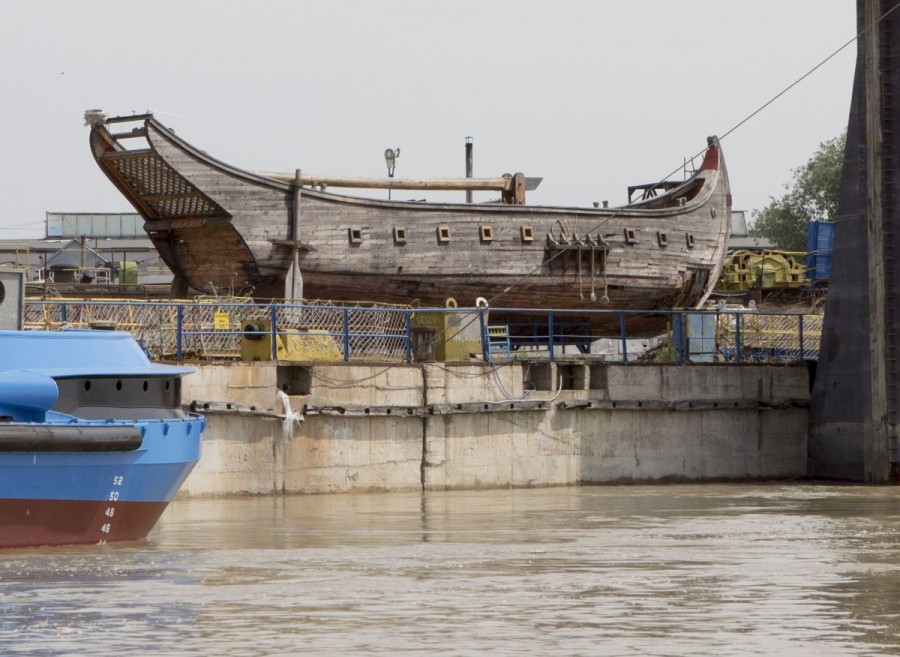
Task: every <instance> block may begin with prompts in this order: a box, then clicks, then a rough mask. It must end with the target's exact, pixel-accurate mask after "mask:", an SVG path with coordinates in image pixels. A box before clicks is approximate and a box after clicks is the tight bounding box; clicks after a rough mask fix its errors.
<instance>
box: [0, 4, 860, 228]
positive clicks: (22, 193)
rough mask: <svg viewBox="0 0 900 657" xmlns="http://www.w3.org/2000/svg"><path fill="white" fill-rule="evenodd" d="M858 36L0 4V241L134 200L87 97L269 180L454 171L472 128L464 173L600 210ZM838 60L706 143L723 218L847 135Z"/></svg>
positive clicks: (746, 19)
mask: <svg viewBox="0 0 900 657" xmlns="http://www.w3.org/2000/svg"><path fill="white" fill-rule="evenodd" d="M855 32H856V22H855V2H854V0H679V1H677V2H673V1H672V0H641V1H637V0H632V1H629V2H626V1H623V0H617V1H615V2H613V1H612V0H594V1H592V2H589V1H586V0H582V1H574V0H573V1H568V0H554V1H553V2H550V1H549V0H544V1H536V0H519V1H518V2H490V1H489V0H454V1H453V2H440V3H438V2H428V1H425V0H381V1H368V2H366V1H362V0H360V1H358V2H352V1H349V0H338V1H335V0H328V1H324V0H317V1H315V2H308V1H306V0H291V1H278V2H265V1H261V0H258V1H256V2H235V1H222V0H214V1H213V0H203V1H190V0H154V1H153V2H141V3H136V2H128V1H124V0H119V1H116V2H112V1H104V0H79V1H78V2H73V1H66V2H61V1H60V2H52V1H49V0H28V1H25V0H0V53H2V56H0V81H2V90H3V99H4V101H3V102H2V104H0V118H2V123H0V147H2V148H0V238H5V239H10V238H23V237H40V236H43V233H44V217H45V212H47V211H53V212H119V211H132V208H131V207H130V205H128V203H127V202H126V201H125V199H124V198H123V197H122V196H121V195H120V194H119V193H118V192H117V191H116V190H115V188H114V187H113V186H112V184H111V183H110V182H109V181H108V180H107V179H106V177H105V176H104V175H103V174H102V173H101V172H100V170H99V168H98V167H97V166H96V164H95V163H94V161H93V159H92V157H91V155H90V152H89V149H88V129H87V128H84V127H83V125H82V123H83V121H82V116H83V113H84V110H85V109H88V108H102V109H104V110H105V111H107V112H109V113H110V114H130V113H132V112H144V111H145V110H148V109H151V110H154V111H156V112H159V113H160V114H159V118H160V119H161V120H162V122H163V123H165V124H167V125H169V126H170V127H172V128H174V129H175V130H176V131H177V132H178V133H179V134H180V135H181V136H182V137H184V138H185V139H187V140H188V141H189V142H191V143H192V144H194V145H195V146H197V147H198V148H200V149H202V150H204V151H206V152H208V153H210V154H211V155H213V156H215V157H218V158H219V159H222V160H224V161H226V162H228V163H229V164H233V165H235V166H238V167H241V168H247V169H255V170H266V171H285V172H292V171H293V170H294V169H296V168H302V169H303V170H304V171H305V172H309V173H322V174H333V175H358V176H382V175H384V174H385V164H384V158H383V153H384V149H385V148H387V147H400V148H401V157H400V159H399V160H398V161H397V169H396V175H397V176H398V177H453V176H462V175H464V146H463V144H464V138H465V137H466V136H468V135H471V136H472V137H473V138H474V140H475V175H476V176H484V177H492V176H496V175H500V174H502V173H505V172H514V171H523V172H524V173H525V174H526V175H529V176H543V177H544V182H543V184H542V185H541V187H540V189H539V190H538V191H536V192H532V193H530V194H529V197H528V202H529V204H541V205H590V203H591V202H592V201H601V200H609V201H610V204H612V205H618V204H621V203H624V202H625V200H626V187H627V185H629V184H634V183H641V182H651V181H655V180H658V179H659V178H661V177H662V176H664V175H666V174H668V173H669V172H670V171H672V170H673V169H675V168H677V167H679V165H681V163H682V162H683V158H684V157H685V156H689V155H692V154H694V153H696V152H697V151H699V150H701V149H702V148H703V146H704V144H705V139H706V136H707V135H711V134H723V133H724V132H725V131H726V130H728V129H729V128H731V127H732V126H733V125H735V124H736V123H738V122H739V121H740V120H741V119H743V118H744V117H745V116H747V115H748V114H750V113H751V112H752V111H753V110H754V109H756V108H757V107H759V106H760V105H762V104H763V103H764V102H766V101H767V100H769V99H770V98H771V97H772V96H774V95H775V94H776V93H778V92H779V91H780V90H781V89H783V88H784V87H785V86H787V85H788V84H789V83H790V82H792V81H793V80H795V79H796V78H798V77H799V76H800V75H802V74H803V73H804V72H806V71H807V70H808V69H810V68H811V67H812V66H814V65H815V64H816V63H818V62H819V61H820V60H821V59H823V58H824V57H825V56H827V55H828V54H830V53H831V52H832V51H834V50H835V49H836V48H837V47H838V46H840V45H841V44H843V43H844V42H845V41H847V40H848V39H849V38H851V37H852V36H853V35H854V34H855ZM855 57H856V52H855V47H853V46H851V47H850V48H848V49H847V50H845V51H844V52H843V53H841V54H840V55H838V56H837V57H836V58H834V59H833V60H831V62H829V63H828V64H826V66H825V67H823V68H822V69H820V70H819V71H818V72H817V73H815V74H814V75H813V76H811V77H810V78H808V79H807V80H806V81H805V82H803V83H802V84H801V85H799V86H798V87H797V88H795V89H794V90H793V91H791V92H790V93H789V94H787V95H786V96H784V97H782V98H781V99H780V100H779V101H777V102H776V103H775V104H773V105H772V106H771V107H769V108H768V109H767V110H766V111H764V112H763V113H761V114H760V115H759V116H757V117H756V118H755V119H753V120H752V121H750V122H749V123H747V124H746V125H745V126H743V127H742V128H741V129H739V130H738V131H736V132H735V133H733V134H732V135H731V136H730V137H728V138H727V139H726V140H725V141H724V142H723V144H722V146H723V150H724V154H725V159H726V162H727V164H728V169H729V172H730V175H731V182H732V191H733V195H734V207H735V208H736V209H747V210H750V209H753V208H761V207H762V206H764V205H765V204H766V203H767V201H768V197H769V196H772V195H778V194H780V193H781V192H782V191H783V188H782V186H783V184H784V183H786V182H787V181H788V180H790V177H791V170H792V169H793V168H796V167H797V166H799V165H801V164H803V163H804V162H806V160H807V159H809V157H810V156H811V155H812V153H813V152H814V151H815V149H816V148H817V146H818V144H819V143H820V142H822V141H824V140H827V139H830V138H832V137H834V136H836V135H838V134H839V133H840V132H841V131H842V130H843V129H844V127H845V124H846V121H847V113H848V110H849V105H850V88H851V83H852V78H853V67H854V63H855ZM162 113H165V114H162ZM458 195H459V196H460V200H462V192H460V193H458ZM421 196H422V192H397V193H396V196H395V198H419V197H421Z"/></svg>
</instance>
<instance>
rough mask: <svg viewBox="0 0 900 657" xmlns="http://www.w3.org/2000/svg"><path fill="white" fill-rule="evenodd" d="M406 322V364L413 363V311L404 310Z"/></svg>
mask: <svg viewBox="0 0 900 657" xmlns="http://www.w3.org/2000/svg"><path fill="white" fill-rule="evenodd" d="M403 315H404V320H405V322H404V323H405V324H406V362H407V363H411V362H412V311H411V310H404V311H403Z"/></svg>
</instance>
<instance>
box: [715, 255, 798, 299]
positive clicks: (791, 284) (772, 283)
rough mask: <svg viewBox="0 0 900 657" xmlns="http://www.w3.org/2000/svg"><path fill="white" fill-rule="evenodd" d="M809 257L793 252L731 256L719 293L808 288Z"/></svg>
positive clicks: (726, 261)
mask: <svg viewBox="0 0 900 657" xmlns="http://www.w3.org/2000/svg"><path fill="white" fill-rule="evenodd" d="M805 257H806V254H805V253H801V252H793V251H760V252H757V251H748V250H746V249H739V250H737V251H734V252H733V253H731V254H729V255H728V257H727V258H726V259H725V264H724V265H723V266H722V274H721V276H720V277H719V282H718V283H717V284H716V289H718V290H739V291H746V290H753V289H762V290H771V289H778V288H782V289H783V288H797V287H801V286H803V285H804V284H806V282H807V281H806V266H805V264H804V262H803V259H804V258H805Z"/></svg>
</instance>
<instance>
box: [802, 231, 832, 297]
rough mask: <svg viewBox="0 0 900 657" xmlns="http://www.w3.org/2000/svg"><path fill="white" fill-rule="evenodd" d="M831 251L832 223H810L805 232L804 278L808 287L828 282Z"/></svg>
mask: <svg viewBox="0 0 900 657" xmlns="http://www.w3.org/2000/svg"><path fill="white" fill-rule="evenodd" d="M833 249H834V223H833V222H831V221H810V222H809V225H808V228H807V232H806V277H807V279H809V282H810V285H821V284H823V283H827V282H828V276H829V275H830V274H831V252H832V250H833Z"/></svg>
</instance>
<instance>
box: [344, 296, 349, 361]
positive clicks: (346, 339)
mask: <svg viewBox="0 0 900 657" xmlns="http://www.w3.org/2000/svg"><path fill="white" fill-rule="evenodd" d="M343 319H344V362H345V363H349V362H350V310H349V309H348V308H344V313H343Z"/></svg>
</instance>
